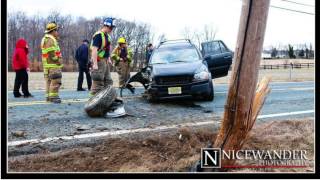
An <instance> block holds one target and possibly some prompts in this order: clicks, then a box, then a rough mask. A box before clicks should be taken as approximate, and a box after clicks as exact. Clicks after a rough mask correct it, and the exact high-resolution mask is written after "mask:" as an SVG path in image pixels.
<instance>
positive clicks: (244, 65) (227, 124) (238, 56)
mask: <svg viewBox="0 0 320 180" xmlns="http://www.w3.org/2000/svg"><path fill="white" fill-rule="evenodd" d="M242 4H243V5H242V11H241V19H240V26H239V31H238V39H237V46H236V49H235V54H234V63H235V64H234V69H233V71H232V76H231V82H230V86H229V92H228V97H227V101H226V105H225V111H224V116H223V122H222V125H221V128H220V130H219V133H218V136H217V139H216V141H215V143H214V146H213V147H215V148H221V149H223V150H226V151H228V150H240V149H241V147H242V145H243V144H244V142H245V139H246V137H247V135H248V133H249V131H250V130H251V128H252V126H253V125H254V123H255V120H256V118H257V116H258V114H259V111H260V109H261V107H262V105H263V103H264V100H265V98H266V95H267V94H268V93H269V91H270V89H269V88H268V84H269V81H270V78H265V79H263V80H262V82H261V84H260V85H259V87H258V88H257V81H258V72H259V66H260V60H261V52H262V46H263V40H264V34H265V29H266V24H267V17H268V10H269V4H270V0H242ZM234 163H235V160H224V159H222V167H223V166H230V165H233V164H234Z"/></svg>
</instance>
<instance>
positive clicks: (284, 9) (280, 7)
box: [270, 5, 315, 15]
mask: <svg viewBox="0 0 320 180" xmlns="http://www.w3.org/2000/svg"><path fill="white" fill-rule="evenodd" d="M270 7H273V8H278V9H282V10H287V11H293V12H298V13H303V14H309V15H315V14H314V13H309V12H305V11H298V10H294V9H287V8H283V7H279V6H273V5H270Z"/></svg>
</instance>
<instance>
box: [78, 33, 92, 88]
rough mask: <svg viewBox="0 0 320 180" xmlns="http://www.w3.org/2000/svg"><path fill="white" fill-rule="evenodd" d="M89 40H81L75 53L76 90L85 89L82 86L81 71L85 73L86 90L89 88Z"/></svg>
mask: <svg viewBox="0 0 320 180" xmlns="http://www.w3.org/2000/svg"><path fill="white" fill-rule="evenodd" d="M88 45H89V41H88V40H87V39H85V40H83V41H82V44H81V46H79V47H78V49H77V50H76V54H75V59H76V60H77V62H78V69H79V76H78V86H77V87H78V88H77V91H85V89H83V88H82V83H83V73H85V74H86V78H87V85H88V90H90V89H91V84H92V82H91V76H90V73H89V66H90V65H89V47H88Z"/></svg>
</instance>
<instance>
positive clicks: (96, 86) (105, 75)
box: [90, 59, 113, 96]
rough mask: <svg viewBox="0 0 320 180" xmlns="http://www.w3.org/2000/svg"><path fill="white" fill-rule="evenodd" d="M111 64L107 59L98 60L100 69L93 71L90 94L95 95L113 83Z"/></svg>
mask: <svg viewBox="0 0 320 180" xmlns="http://www.w3.org/2000/svg"><path fill="white" fill-rule="evenodd" d="M109 66H110V65H109V64H108V63H107V59H101V60H100V61H98V69H96V70H92V71H91V78H92V86H91V91H90V96H93V95H95V94H96V93H97V92H98V91H100V90H102V89H104V88H105V87H107V86H112V85H113V81H112V78H111V73H110V67H109Z"/></svg>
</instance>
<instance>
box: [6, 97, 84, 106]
mask: <svg viewBox="0 0 320 180" xmlns="http://www.w3.org/2000/svg"><path fill="white" fill-rule="evenodd" d="M88 99H89V98H86V99H67V100H62V101H61V103H62V104H66V103H77V102H85V101H88ZM37 104H52V103H50V102H47V101H30V102H12V103H8V107H12V106H30V105H37Z"/></svg>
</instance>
